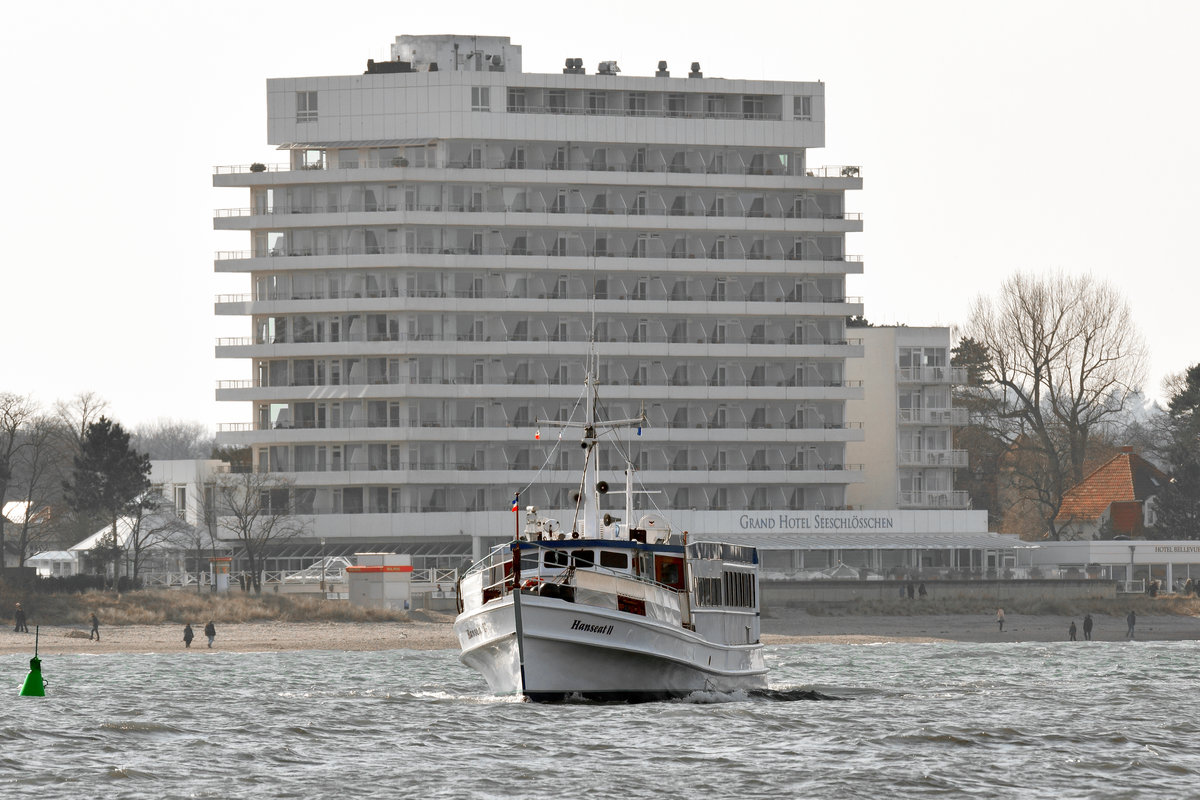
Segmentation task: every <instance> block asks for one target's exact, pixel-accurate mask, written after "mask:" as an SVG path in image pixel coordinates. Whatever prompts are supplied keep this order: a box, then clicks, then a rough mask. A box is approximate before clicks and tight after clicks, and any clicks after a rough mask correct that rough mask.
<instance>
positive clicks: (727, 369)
mask: <svg viewBox="0 0 1200 800" xmlns="http://www.w3.org/2000/svg"><path fill="white" fill-rule="evenodd" d="M521 61H522V59H521V48H520V46H518V45H514V44H512V43H510V41H509V39H508V38H504V37H472V36H401V37H398V38H397V39H396V41H395V43H394V44H393V46H392V59H391V60H390V61H388V62H380V63H375V62H368V64H367V65H366V71H365V72H364V73H363V74H354V75H345V76H328V77H306V78H284V79H277V80H270V81H268V82H267V111H268V120H267V122H268V126H267V127H268V130H267V134H268V140H269V142H270V143H271V144H272V145H275V146H276V147H278V148H279V150H280V152H281V154H282V158H281V162H282V163H278V164H252V165H243V166H232V167H218V168H217V169H216V174H215V175H214V179H213V182H214V185H215V186H216V187H221V188H228V189H238V190H240V191H241V192H242V195H241V197H242V198H243V199H242V201H241V207H238V208H229V209H222V210H219V211H218V212H217V214H216V218H215V227H216V228H217V229H219V230H234V231H244V232H245V234H246V244H247V248H248V249H245V250H240V251H235V252H222V253H218V255H217V258H216V262H215V265H216V270H217V271H218V272H220V273H238V274H243V275H245V276H246V282H247V289H248V292H247V293H246V294H244V295H236V296H223V297H220V298H218V301H217V304H216V313H217V314H218V315H234V316H240V317H244V318H245V320H246V331H247V335H246V336H245V337H244V338H236V339H223V340H220V341H218V343H217V356H218V357H219V358H223V359H235V360H237V361H238V362H239V363H240V364H241V365H243V366H244V371H243V377H241V378H240V379H237V380H231V381H222V382H221V383H220V384H219V386H218V389H217V397H218V399H220V400H229V401H241V402H240V404H239V406H238V407H239V408H244V407H245V403H248V404H249V405H250V408H251V412H250V414H249V418H248V419H245V418H243V419H240V420H237V421H234V422H231V423H229V424H225V425H222V426H220V428H219V431H218V441H219V443H220V444H222V445H226V446H234V447H248V448H250V451H251V453H252V459H253V467H254V469H256V470H260V471H265V472H271V473H278V474H279V475H280V476H281V477H285V478H286V479H288V480H289V481H291V483H292V486H293V489H292V491H293V493H294V500H295V506H296V509H297V511H298V513H301V514H304V515H311V526H310V530H311V532H312V537H313V539H314V540H315V539H325V540H327V541H328V542H329V544H330V552H333V551H334V548H335V546H337V545H341V546H344V547H345V548H347V549H363V548H364V547H366V546H370V547H373V548H378V547H384V546H388V547H390V546H397V545H402V548H401V549H403V550H404V551H405V552H409V553H412V554H414V556H415V557H417V558H418V559H420V557H421V556H422V555H423V554H424V555H427V556H429V557H437V556H442V557H448V558H453V557H461V556H465V555H469V554H471V553H472V552H474V553H475V554H478V553H479V552H480V551H481V548H482V547H483V546H485V545H486V544H487V540H488V539H489V538H499V537H506V536H511V534H512V530H513V524H514V523H513V514H512V513H511V511H510V509H511V505H512V501H513V496H514V493H515V492H520V493H521V495H520V504H521V505H523V506H524V505H536V506H539V507H540V508H543V509H554V510H556V513H557V514H558V515H559V518H560V519H561V520H562V521H563V522H564V524H566V525H568V526H569V525H570V520H571V519H572V517H573V514H574V505H575V504H574V500H573V497H574V494H575V492H576V491H578V489H579V485H578V481H579V475H580V468H581V466H582V462H583V454H582V450H581V448H580V446H579V440H578V435H577V434H576V433H575V432H573V431H571V430H570V429H567V431H566V432H563V434H562V436H561V437H560V435H559V432H560V430H561V429H560V428H555V427H552V426H551V425H549V424H547V423H546V422H544V421H546V420H566V419H569V418H573V419H576V420H579V419H581V417H582V409H583V406H582V403H583V382H584V364H585V361H586V359H587V356H588V354H589V353H590V352H592V351H593V348H594V351H595V353H596V355H597V356H598V365H599V367H598V374H597V375H596V378H597V380H598V384H599V390H600V393H599V396H600V402H601V404H602V411H603V412H604V414H605V416H607V417H609V418H625V417H636V416H638V415H639V414H642V413H643V412H644V414H645V416H646V420H647V424H646V425H645V426H643V427H642V428H641V429H638V430H636V431H635V430H633V429H631V430H630V432H629V435H628V436H627V437H624V438H622V439H621V440H620V441H618V442H615V443H613V444H612V445H610V446H607V447H602V448H601V450H602V451H604V453H602V455H601V460H600V468H601V476H602V477H603V478H604V479H606V480H607V481H608V482H609V483H610V484H612V485H613V486H614V488H617V487H620V486H623V484H624V477H623V470H624V467H625V459H624V458H623V457H622V456H621V455H620V453H622V452H627V453H628V454H629V458H630V459H631V461H632V463H633V465H634V466H635V468H636V470H637V472H636V483H637V484H639V485H644V486H645V487H646V488H647V489H651V490H657V492H658V493H657V494H647V495H639V496H638V499H637V502H636V503H635V506H636V507H638V508H639V509H641V510H643V511H659V512H661V513H662V515H663V516H665V517H667V518H668V519H669V520H671V522H672V523H673V524H674V525H676V526H677V527H679V528H691V529H692V530H705V531H709V532H714V533H715V532H719V531H720V530H721V529H722V528H723V529H724V530H726V531H730V532H736V531H737V530H738V528H737V520H739V519H745V518H751V519H756V518H760V517H771V518H774V517H779V516H780V515H781V514H786V515H788V517H789V518H793V517H794V518H797V519H799V518H805V517H806V516H812V517H813V518H814V519H815V517H816V515H825V516H828V513H834V514H835V515H836V514H838V513H845V512H844V509H845V508H846V506H847V502H848V501H847V489H848V487H849V486H850V485H851V484H855V483H859V482H861V481H862V480H863V475H862V471H861V469H854V468H851V467H852V466H853V465H851V464H848V463H847V457H846V450H847V445H848V443H850V442H856V441H862V439H863V429H862V425H861V420H855V419H852V418H849V417H848V416H847V405H848V402H850V401H855V400H860V399H861V398H862V397H863V389H862V386H861V384H860V383H859V382H855V381H851V380H849V379H848V370H847V364H848V362H849V361H850V360H852V359H858V358H860V357H861V356H862V355H863V347H862V345H861V343H860V341H859V340H857V339H855V338H853V336H854V335H855V331H853V330H851V332H850V336H848V335H847V330H846V325H845V321H846V318H847V317H848V316H850V315H859V314H862V313H863V306H862V304H861V302H860V301H859V300H856V299H854V298H851V297H848V296H847V293H846V279H847V276H848V275H853V274H859V273H861V272H862V269H863V263H862V260H861V259H860V258H859V257H858V256H856V255H853V254H852V253H850V251H849V249H848V248H847V234H850V233H855V232H858V231H861V229H862V222H861V219H860V217H859V215H858V214H856V213H853V212H851V211H849V210H848V204H847V193H848V192H851V191H854V190H857V189H860V188H861V187H862V180H861V177H860V174H859V170H858V168H857V167H853V166H850V167H847V166H833V167H831V166H823V165H820V164H819V161H818V159H817V154H818V152H819V149H820V148H821V147H822V146H823V145H824V140H825V86H824V84H821V83H809V82H783V81H763V80H732V79H722V78H715V77H711V76H705V75H703V74H702V72H701V70H700V66H699V64H693V65H692V66H691V69H684V70H683V71H679V70H676V71H675V73H674V74H671V73H670V71H669V70H668V69H667V65H666V64H665V63H661V62H660V63H659V65H658V69H657V70H653V69H651V70H649V72H653V73H654V74H653V75H647V76H645V77H634V76H627V75H624V74H622V73H621V71H620V67H619V66H618V65H617V64H615V63H614V62H601V64H600V65H599V66H598V68H597V69H596V70H595V71H591V70H590V66H591V65H589V67H584V66H583V65H582V63H581V62H580V61H579V60H578V59H574V58H568V59H566V62H565V63H566V66H565V67H564V68H563V70H562V73H561V74H558V73H552V74H551V73H526V72H523V71H522V68H521ZM649 64H650V65H652V64H653V62H649ZM626 66H627V67H629V66H631V65H626ZM540 421H541V422H540ZM609 499H610V500H611V502H612V506H613V511H614V513H616V512H617V511H618V509H622V508H623V506H624V499H623V498H622V497H621V496H619V495H618V496H615V497H610V498H609ZM893 507H894V506H893ZM639 513H640V512H639ZM780 518H782V517H780ZM814 524H815V523H814ZM731 528H732V530H731Z"/></svg>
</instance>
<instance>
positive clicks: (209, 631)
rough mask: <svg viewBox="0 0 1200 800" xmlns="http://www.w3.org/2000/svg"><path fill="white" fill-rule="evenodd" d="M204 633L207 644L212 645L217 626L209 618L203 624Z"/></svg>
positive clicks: (215, 636)
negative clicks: (205, 623)
mask: <svg viewBox="0 0 1200 800" xmlns="http://www.w3.org/2000/svg"><path fill="white" fill-rule="evenodd" d="M204 635H205V636H207V637H208V646H209V647H212V643H213V639H216V638H217V626H216V625H213V623H212V620H211V619H210V620H209V621H208V624H207V625H205V626H204Z"/></svg>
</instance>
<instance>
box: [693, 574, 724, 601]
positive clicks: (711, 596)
mask: <svg viewBox="0 0 1200 800" xmlns="http://www.w3.org/2000/svg"><path fill="white" fill-rule="evenodd" d="M696 605H697V606H719V605H721V579H720V578H696Z"/></svg>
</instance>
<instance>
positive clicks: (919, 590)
mask: <svg viewBox="0 0 1200 800" xmlns="http://www.w3.org/2000/svg"><path fill="white" fill-rule="evenodd" d="M917 594H919V595H920V596H921V599H922V600H924V599H925V598H926V597H928V596H929V592H927V591H925V584H923V583H922V584H921V585H920V586H918V587H917Z"/></svg>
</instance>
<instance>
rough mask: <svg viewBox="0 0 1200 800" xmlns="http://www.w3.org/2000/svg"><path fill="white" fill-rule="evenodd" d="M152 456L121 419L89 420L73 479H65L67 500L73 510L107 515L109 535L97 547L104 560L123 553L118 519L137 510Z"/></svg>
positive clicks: (147, 485)
mask: <svg viewBox="0 0 1200 800" xmlns="http://www.w3.org/2000/svg"><path fill="white" fill-rule="evenodd" d="M149 474H150V457H149V456H147V455H145V454H144V453H138V452H137V451H135V450H134V449H133V448H132V447H130V445H129V434H128V433H127V432H126V431H125V429H124V428H122V427H121V425H120V424H119V423H116V422H113V421H112V420H110V419H108V418H107V417H100V419H98V420H96V421H95V422H92V423H90V424H88V426H87V428H86V430H85V432H84V436H83V441H82V443H81V447H80V454H79V455H78V456H76V457H75V469H74V471H73V472H72V480H71V481H67V482H64V483H63V489H64V491H65V492H66V498H67V504H68V505H69V506H70V507H71V509H72V510H73V511H76V512H79V513H84V514H92V513H94V514H99V515H103V517H104V519H105V520H106V521H107V522H108V523H109V525H110V526H111V527H110V531H109V535H108V537H107V538H106V540H105V541H104V542H102V543H101V544H100V545H99V546H98V547H97V552H96V555H97V556H98V557H99V558H100V559H101V560H103V561H116V560H117V559H118V558H120V556H121V552H122V551H121V546H120V543H119V541H118V540H117V521H118V520H119V519H120V518H121V517H122V516H124V515H126V514H130V513H132V512H135V511H136V507H137V504H138V503H139V502H140V498H141V496H142V494H143V493H144V492H145V491H146V489H148V488H149V486H150V480H149V478H148V476H149Z"/></svg>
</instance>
